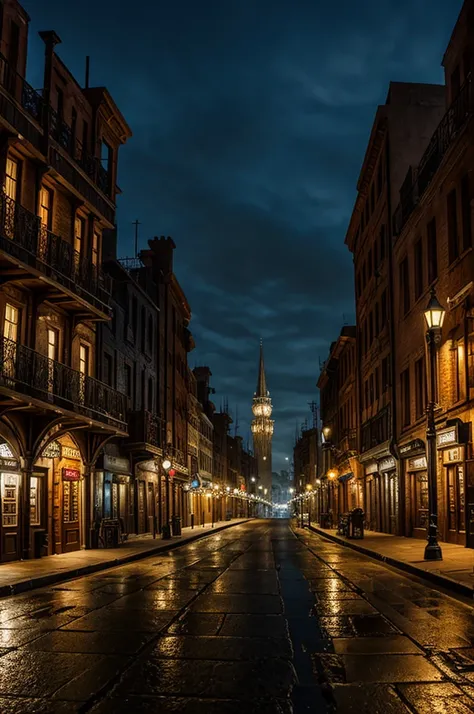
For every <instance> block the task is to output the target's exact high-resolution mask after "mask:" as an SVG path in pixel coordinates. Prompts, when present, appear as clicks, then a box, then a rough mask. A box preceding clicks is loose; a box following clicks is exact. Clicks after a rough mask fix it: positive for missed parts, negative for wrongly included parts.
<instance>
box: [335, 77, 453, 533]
mask: <svg viewBox="0 0 474 714" xmlns="http://www.w3.org/2000/svg"><path fill="white" fill-rule="evenodd" d="M443 106H444V90H443V88H442V87H439V86H437V85H430V84H427V85H426V84H405V83H396V82H395V83H393V82H392V83H391V84H390V88H389V92H388V95H387V100H386V102H385V104H384V105H382V106H379V107H378V109H377V112H376V116H375V120H374V124H373V127H372V131H371V134H370V139H369V144H368V147H367V150H366V153H365V158H364V161H363V165H362V169H361V172H360V176H359V180H358V184H357V198H356V202H355V205H354V209H353V213H352V217H351V220H350V224H349V228H348V231H347V235H346V244H347V246H348V248H349V250H350V251H351V252H352V254H353V257H354V270H355V297H356V324H357V340H356V348H357V359H356V369H357V375H356V383H357V385H358V389H357V400H358V404H357V411H358V415H359V424H360V434H359V451H360V461H361V462H362V463H363V467H364V483H363V504H364V508H365V512H366V525H367V527H368V528H371V529H375V530H378V531H384V532H387V533H399V532H401V530H402V529H401V515H400V513H401V512H400V511H399V468H398V462H397V460H396V458H395V456H396V454H395V452H394V442H395V435H396V419H397V417H396V400H395V398H394V389H395V380H394V369H395V364H394V362H393V360H392V359H391V355H393V352H394V347H395V325H394V320H393V299H392V296H393V285H392V282H393V281H392V276H393V256H392V240H393V235H392V213H393V210H394V207H395V205H396V203H397V201H398V191H399V189H400V186H401V185H402V182H403V180H404V178H405V176H406V172H407V169H408V167H409V166H410V165H414V164H416V162H417V161H418V160H419V158H420V156H421V154H422V152H423V150H424V148H425V147H426V145H427V143H428V141H429V139H430V137H431V135H432V133H433V131H434V128H435V127H436V125H437V123H438V122H439V120H440V118H441V116H442V114H443V111H444V109H443Z"/></svg>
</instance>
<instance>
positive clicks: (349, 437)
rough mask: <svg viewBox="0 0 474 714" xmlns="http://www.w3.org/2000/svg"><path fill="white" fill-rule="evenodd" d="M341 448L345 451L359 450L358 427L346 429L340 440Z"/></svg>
mask: <svg viewBox="0 0 474 714" xmlns="http://www.w3.org/2000/svg"><path fill="white" fill-rule="evenodd" d="M339 449H340V451H342V452H343V453H345V452H347V451H356V450H357V429H344V431H343V432H342V436H341V440H340V442H339Z"/></svg>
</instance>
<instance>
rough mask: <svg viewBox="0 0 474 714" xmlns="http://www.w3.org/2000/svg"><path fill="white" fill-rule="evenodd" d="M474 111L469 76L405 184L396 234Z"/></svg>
mask: <svg viewBox="0 0 474 714" xmlns="http://www.w3.org/2000/svg"><path fill="white" fill-rule="evenodd" d="M473 109H474V103H473V97H472V82H471V77H469V78H468V79H467V80H466V82H465V83H464V85H463V86H462V87H461V90H460V92H459V94H458V95H457V97H456V99H454V101H453V102H452V104H451V106H450V107H449V109H448V111H447V112H446V114H445V115H444V117H443V118H442V120H441V122H440V123H439V125H438V128H437V129H436V131H435V133H434V134H433V136H432V137H431V140H430V143H429V144H428V146H427V148H426V150H425V153H424V154H423V156H422V157H421V161H420V163H419V165H418V168H417V170H416V172H413V173H412V175H411V177H410V176H409V177H408V185H404V187H403V190H402V191H401V192H400V203H399V205H398V206H397V208H396V210H395V214H394V217H393V228H394V234H395V235H399V234H400V233H401V231H402V228H403V226H404V225H405V223H406V221H407V220H408V218H409V216H410V214H411V212H412V211H413V209H414V208H415V206H416V204H417V203H418V201H419V200H420V198H421V196H422V195H423V193H424V192H425V190H426V189H427V188H428V186H429V184H430V183H431V180H432V179H433V176H434V175H435V173H436V171H437V169H438V167H439V165H440V164H441V161H442V160H443V157H444V155H445V154H446V152H447V150H448V149H449V147H450V146H451V144H452V142H453V141H454V139H455V138H456V136H457V135H458V134H459V132H460V131H461V129H463V127H464V126H465V124H466V122H467V120H468V119H469V117H470V116H472V113H473Z"/></svg>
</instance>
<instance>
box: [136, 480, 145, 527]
mask: <svg viewBox="0 0 474 714" xmlns="http://www.w3.org/2000/svg"><path fill="white" fill-rule="evenodd" d="M145 489H146V484H145V481H139V482H138V532H139V533H146V532H147V531H146V491H145Z"/></svg>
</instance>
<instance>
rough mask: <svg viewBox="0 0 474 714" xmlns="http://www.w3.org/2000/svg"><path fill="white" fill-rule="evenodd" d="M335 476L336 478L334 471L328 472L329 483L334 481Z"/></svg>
mask: <svg viewBox="0 0 474 714" xmlns="http://www.w3.org/2000/svg"><path fill="white" fill-rule="evenodd" d="M336 476H337V474H336V472H335V471H328V479H330V480H331V481H334V479H335V478H336Z"/></svg>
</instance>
